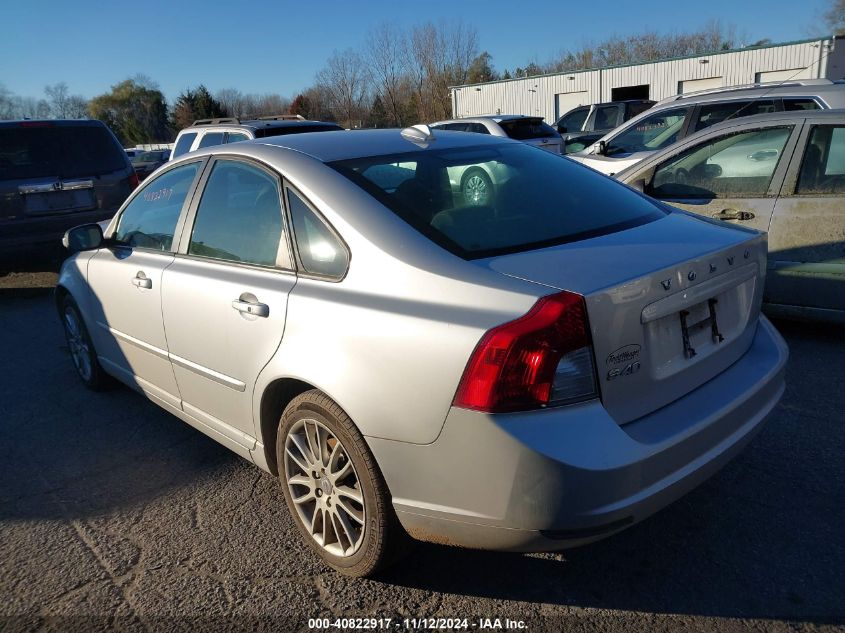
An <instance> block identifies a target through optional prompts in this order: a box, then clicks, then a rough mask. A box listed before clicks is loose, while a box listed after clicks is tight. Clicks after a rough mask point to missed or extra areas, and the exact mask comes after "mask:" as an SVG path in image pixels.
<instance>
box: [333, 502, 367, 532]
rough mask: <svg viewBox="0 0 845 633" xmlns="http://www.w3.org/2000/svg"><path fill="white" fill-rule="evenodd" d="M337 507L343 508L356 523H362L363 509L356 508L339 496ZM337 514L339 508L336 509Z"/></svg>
mask: <svg viewBox="0 0 845 633" xmlns="http://www.w3.org/2000/svg"><path fill="white" fill-rule="evenodd" d="M337 507H338V508H343V511H344V512H346V514H348V515H349V516H350V517H351V518H352V519H353V520H354V521H355V522H356V523H358V524H360V525H364V511H363V510H358V509H357V508H355V507H354V506H352V505H350V504H349V502H348V501H347V500H346V499H344V498H343V497H340V496H338V498H337ZM338 514H340V510H338Z"/></svg>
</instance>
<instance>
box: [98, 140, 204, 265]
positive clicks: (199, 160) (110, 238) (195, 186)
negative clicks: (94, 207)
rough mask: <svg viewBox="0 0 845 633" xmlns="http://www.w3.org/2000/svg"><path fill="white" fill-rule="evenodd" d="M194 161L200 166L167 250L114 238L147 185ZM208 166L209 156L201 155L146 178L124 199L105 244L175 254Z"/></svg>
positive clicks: (147, 251)
mask: <svg viewBox="0 0 845 633" xmlns="http://www.w3.org/2000/svg"><path fill="white" fill-rule="evenodd" d="M193 163H198V164H199V168H198V169H197V173H196V174H195V175H194V180H193V182H191V184H190V186H189V187H188V193H187V194H186V195H185V200H183V201H182V209H181V210H180V211H179V218H178V219H177V220H176V226H175V227H174V228H173V240H172V241H171V242H170V248H169V249H168V250H166V251H162V250H159V249H157V248H146V247H144V246H130V245H129V244H123V243H122V242H118V241H117V240H116V239H114V235H115V233H116V232H117V227H118V226H120V221H121V220H122V219H123V212H124V211H126V208H127V207H128V206H129V205H130V204H131V203H132V201H133V200H135V198H137V197H138V196H139V195H140V193H141V192H142V191H144V190H145V189H146V188H147V186H149V185H151V184H152V183H154V182H156V181H157V180H159V179H160V178H161V177H162V176H164V175H165V174H169V173H170V172H171V171H173V170H174V169H178V168H180V167H184V166H186V165H191V164H193ZM207 166H208V157H207V156H201V157H199V158H190V159H188V160H185V161H180V162H177V163H175V164H173V165H169V166H168V167H167V168H166V169H165V170H164V171H162V172H161V173H159V174H157V175H156V177H155V178H154V179H152V180H145V181H144V182H143V183H141V185H140V186H139V187H137V188H136V189H135V191H133V192H132V193H131V194H130V195H129V197H128V198H127V199H126V200H125V201H124V203H123V205H122V206H121V207H120V209H119V210H118V212H117V213H115V214H114V219H113V221H112V223H111V224H110V225H109V229H110V230H108V231H107V232H106V234H105V236H104V237H105V238H106V239H107V242H106V244H105V247H106V248H119V249H127V250H133V251H134V250H139V251H142V252H144V253H159V254H170V255H175V254H176V253H177V252H178V249H179V244H180V243H181V239H182V232H183V230H184V226H185V219H186V217H187V215H188V213H189V212H190V209H191V206H192V204H193V200H194V197H195V196H196V193H197V190H198V186H199V183H200V182H201V181H202V178H203V176H204V174H205V171H206V167H207Z"/></svg>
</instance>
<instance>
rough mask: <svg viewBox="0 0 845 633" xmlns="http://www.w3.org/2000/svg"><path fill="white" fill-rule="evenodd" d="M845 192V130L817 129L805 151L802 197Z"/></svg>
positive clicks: (801, 186)
mask: <svg viewBox="0 0 845 633" xmlns="http://www.w3.org/2000/svg"><path fill="white" fill-rule="evenodd" d="M843 192H845V127H843V126H834V125H817V126H815V127H813V130H812V132H811V133H810V141H809V142H808V143H807V149H805V150H804V158H803V160H802V161H801V173H800V175H799V177H798V191H797V193H799V194H816V195H819V194H822V195H823V194H828V195H830V194H838V195H841V194H842V193H843Z"/></svg>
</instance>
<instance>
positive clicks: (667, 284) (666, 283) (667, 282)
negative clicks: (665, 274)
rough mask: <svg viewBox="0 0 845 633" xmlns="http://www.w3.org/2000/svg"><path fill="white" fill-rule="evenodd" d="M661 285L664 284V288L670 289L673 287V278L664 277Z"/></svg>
mask: <svg viewBox="0 0 845 633" xmlns="http://www.w3.org/2000/svg"><path fill="white" fill-rule="evenodd" d="M660 285H661V286H663V290H669V288H671V287H672V280H671V279H664V280H663V281H661V282H660Z"/></svg>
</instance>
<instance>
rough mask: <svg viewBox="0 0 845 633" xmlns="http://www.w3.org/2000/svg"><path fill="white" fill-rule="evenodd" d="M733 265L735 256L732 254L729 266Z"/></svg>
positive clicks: (729, 258)
mask: <svg viewBox="0 0 845 633" xmlns="http://www.w3.org/2000/svg"><path fill="white" fill-rule="evenodd" d="M733 265H734V256H733V255H731V256H730V257H728V266H733Z"/></svg>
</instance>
